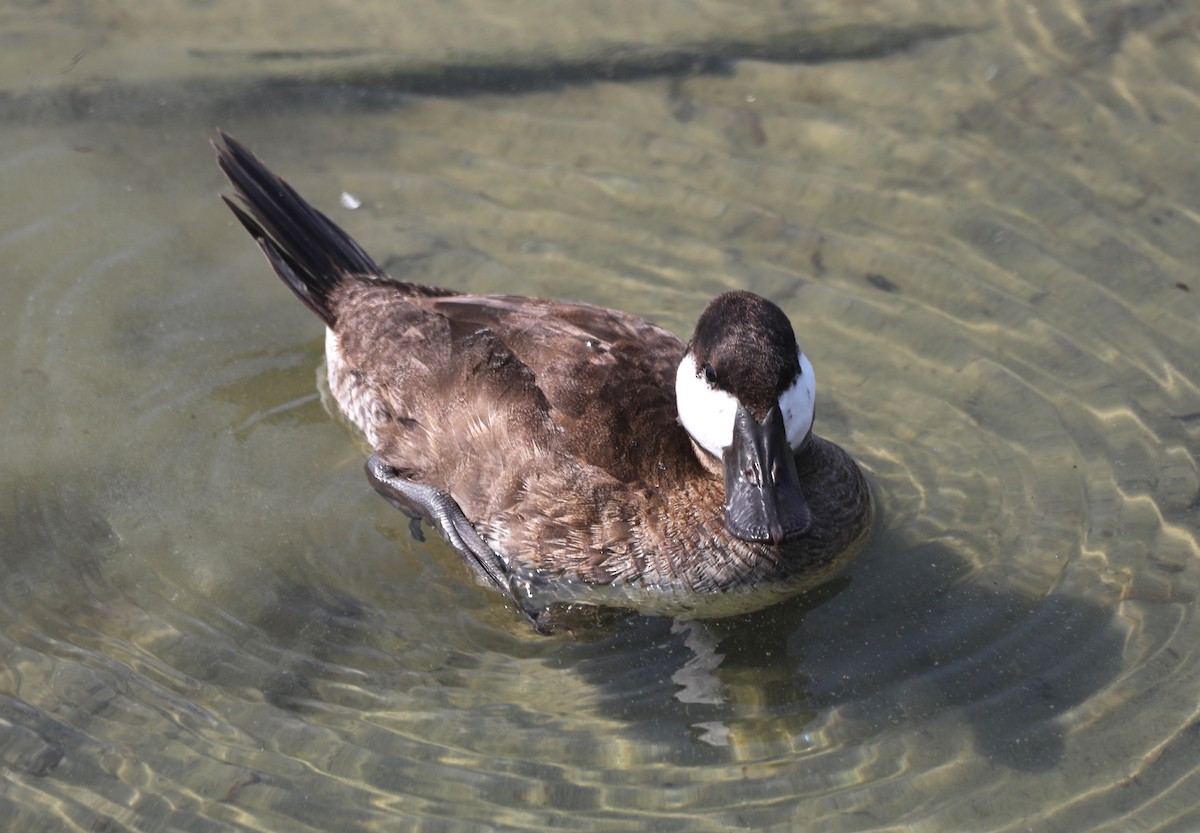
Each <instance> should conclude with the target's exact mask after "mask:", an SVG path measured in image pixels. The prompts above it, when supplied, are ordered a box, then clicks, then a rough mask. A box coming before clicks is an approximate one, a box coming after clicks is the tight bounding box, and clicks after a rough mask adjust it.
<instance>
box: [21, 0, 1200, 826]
mask: <svg viewBox="0 0 1200 833" xmlns="http://www.w3.org/2000/svg"><path fill="white" fill-rule="evenodd" d="M806 5H807V4H806ZM811 5H812V8H808V9H806V10H805V13H804V14H803V15H801V14H799V13H798V12H788V11H786V10H781V9H776V8H775V7H774V6H772V5H770V4H761V6H747V5H746V4H733V5H729V6H726V5H722V4H655V5H653V6H644V5H643V4H629V5H623V4H611V5H608V6H605V7H603V8H602V9H599V10H596V9H593V10H589V11H588V12H586V13H584V12H580V13H578V15H579V16H578V18H577V19H571V20H556V19H553V18H551V17H550V16H547V15H545V14H544V13H542V12H541V11H533V10H527V9H525V8H524V7H523V6H521V5H520V4H517V5H511V4H509V5H506V6H505V7H504V9H503V10H502V11H499V10H497V9H490V8H485V7H483V6H482V5H480V6H478V7H477V6H476V5H474V4H472V3H467V2H463V3H459V4H437V5H436V6H434V5H432V4H421V5H419V6H414V7H413V8H412V9H405V10H403V13H402V14H401V13H400V12H396V11H394V10H393V6H392V4H386V5H381V6H379V7H378V8H376V7H373V6H369V5H364V4H358V5H356V6H355V7H354V9H353V10H337V9H330V8H321V9H314V10H312V11H311V12H309V13H300V12H297V11H294V9H296V8H297V7H294V6H288V13H287V14H286V15H285V14H282V13H281V12H280V11H279V10H272V9H264V10H262V11H256V10H250V11H243V10H240V9H236V10H235V7H233V6H232V5H230V6H226V5H224V4H216V5H215V6H214V5H212V4H209V5H207V6H205V7H204V15H203V16H200V15H198V14H197V12H196V10H184V11H176V12H175V14H176V15H179V16H181V17H179V18H168V17H166V16H165V13H164V16H163V17H161V18H160V17H154V16H152V15H150V14H145V15H140V16H132V17H131V16H129V15H122V14H121V13H120V6H119V4H113V5H112V7H111V8H107V7H106V9H104V10H102V11H99V12H96V13H95V15H96V16H93V17H89V18H87V19H81V18H80V17H79V14H80V13H79V12H78V11H77V10H75V9H74V8H73V7H71V6H69V5H66V4H62V5H61V7H60V6H57V5H56V4H53V3H51V4H41V5H39V6H38V7H37V8H36V9H24V8H23V9H21V10H19V11H17V10H14V11H12V12H10V13H9V15H8V16H9V17H11V18H12V20H9V21H8V22H7V23H6V28H7V30H8V31H9V32H10V38H9V42H8V45H7V46H6V49H5V50H4V58H3V59H2V61H3V63H2V64H0V79H2V81H3V83H2V84H0V89H2V90H3V91H4V93H5V94H4V95H3V96H0V107H2V108H3V110H4V113H5V118H4V119H3V120H0V124H2V125H3V126H2V127H0V133H2V135H3V139H2V140H0V148H2V150H0V181H2V183H3V186H2V187H3V193H4V195H5V197H6V205H7V206H8V210H7V211H6V212H5V213H4V215H3V217H2V218H0V255H2V256H3V262H4V264H5V280H6V284H5V285H6V288H7V302H6V303H5V304H3V305H2V306H0V321H2V323H3V327H2V328H0V344H2V346H3V351H4V355H6V356H9V357H10V361H9V362H6V363H5V366H4V367H3V368H2V369H0V384H2V385H3V386H4V388H5V389H7V390H8V391H9V392H10V393H9V394H8V396H6V397H5V398H4V404H3V405H0V427H2V429H3V431H4V436H5V437H6V438H7V439H6V441H5V443H4V445H3V451H2V454H3V465H0V486H2V488H0V558H2V559H3V574H2V575H3V578H2V580H0V816H3V817H5V818H7V819H9V820H10V821H9V823H8V829H10V830H14V831H33V830H46V829H82V830H124V829H129V830H186V831H208V830H264V829H265V830H272V829H287V830H323V831H324V830H364V829H365V830H372V829H381V830H395V829H423V830H425V829H427V830H457V829H471V828H478V827H482V826H485V825H486V826H488V827H490V828H492V829H511V830H517V829H544V828H555V829H577V830H620V831H626V830H632V829H651V828H652V829H654V830H686V831H705V830H726V829H739V828H747V827H748V828H754V829H768V830H787V829H797V828H803V829H806V830H828V831H844V830H845V831H849V830H894V829H913V830H953V831H962V830H1024V829H1033V830H1072V831H1074V830H1084V829H1095V830H1127V829H1130V828H1132V827H1137V828H1139V829H1153V830H1188V829H1194V828H1195V827H1197V826H1198V825H1200V808H1198V807H1197V802H1196V800H1195V798H1194V796H1195V795H1196V794H1197V782H1198V780H1200V778H1198V773H1197V761H1200V732H1198V731H1197V727H1198V726H1200V716H1198V715H1197V707H1196V703H1197V702H1198V695H1200V673H1198V672H1200V658H1198V656H1197V650H1196V647H1195V646H1196V645H1197V644H1200V640H1198V638H1197V637H1198V636H1200V634H1198V632H1197V631H1198V625H1197V621H1196V615H1195V613H1196V607H1195V596H1196V593H1197V589H1198V587H1200V578H1198V577H1197V560H1196V557H1197V550H1198V547H1197V536H1196V530H1197V527H1198V525H1200V508H1198V507H1200V477H1198V475H1197V469H1196V463H1195V460H1196V456H1197V451H1198V448H1200V363H1198V362H1197V360H1196V354H1197V348H1198V346H1200V302H1198V299H1200V279H1198V278H1196V276H1195V266H1194V264H1195V263H1196V262H1197V261H1198V260H1200V258H1198V255H1200V243H1198V242H1197V241H1200V234H1198V231H1200V229H1198V228H1197V216H1198V209H1200V181H1198V180H1197V178H1196V175H1195V167H1196V161H1195V159H1196V157H1195V150H1194V137H1195V136H1196V135H1198V134H1200V100H1198V97H1197V93H1198V92H1200V63H1198V62H1197V60H1196V55H1197V54H1200V53H1198V51H1197V43H1196V41H1197V26H1198V25H1200V20H1198V19H1197V17H1196V14H1195V12H1194V11H1192V10H1191V8H1190V7H1189V6H1188V5H1187V4H1170V3H1165V4H1164V3H1145V4H1140V5H1120V4H1116V3H1093V4H1088V5H1086V6H1079V7H1076V6H1063V7H1061V8H1045V7H1043V6H1040V5H1029V4H1024V3H1022V4H1005V3H974V4H953V5H951V6H947V7H942V6H941V5H939V4H936V3H932V2H925V3H920V4H909V3H901V2H893V3H886V4H876V5H875V6H873V7H872V8H871V9H870V10H866V9H863V10H859V11H856V10H855V9H854V8H843V5H844V4H836V3H829V4H819V3H818V4H811ZM648 9H649V10H648ZM397 15H399V16H400V17H402V18H403V21H400V20H399V19H398V17H397ZM239 16H249V17H242V18H241V19H239ZM868 16H870V17H869V19H868ZM230 21H233V22H232V23H231V22H230ZM930 21H935V22H937V23H939V24H942V25H945V26H949V27H961V31H957V30H956V31H957V33H956V34H954V33H951V34H947V33H946V32H940V33H937V34H936V36H935V35H933V34H929V33H928V32H926V34H927V35H929V36H928V37H925V38H924V39H922V38H921V37H918V38H917V39H916V42H915V43H909V44H908V45H906V46H903V47H900V46H897V45H896V44H898V43H900V42H902V41H903V40H904V39H903V38H897V37H893V36H891V35H888V34H887V32H888V31H893V34H894V31H900V30H883V34H880V30H877V29H876V30H861V29H860V30H853V29H852V30H849V31H859V32H864V31H865V32H867V33H868V35H870V37H874V38H875V39H876V40H875V41H873V42H874V43H878V44H882V46H881V48H880V50H879V51H881V52H883V53H886V54H884V56H883V57H877V58H872V59H866V58H862V57H858V58H848V59H844V60H837V61H833V62H828V63H818V64H810V63H792V62H770V61H760V60H733V62H732V63H731V64H729V65H728V67H727V69H728V71H726V72H713V73H703V72H702V73H699V74H695V75H687V76H683V77H666V76H656V75H655V74H654V72H653V71H648V72H647V73H645V74H644V76H643V77H638V78H634V79H632V80H626V81H620V82H614V83H605V82H600V83H590V84H578V83H569V84H562V85H545V87H546V88H545V89H538V88H537V87H538V84H537V83H529V82H527V81H524V80H522V78H524V77H525V76H522V75H520V74H519V73H516V74H513V75H511V76H503V77H505V78H509V79H510V80H511V81H512V84H513V85H515V86H517V87H519V89H518V91H517V92H516V93H515V94H512V95H495V94H482V95H475V94H470V90H469V89H468V88H464V87H461V86H460V87H457V88H454V89H450V90H446V91H447V92H452V93H453V94H452V95H446V96H431V97H422V96H406V95H402V94H399V93H394V92H380V91H379V89H378V87H372V88H371V89H370V90H366V89H364V88H362V87H358V86H354V85H352V84H348V83H346V82H348V81H353V80H354V79H356V78H357V79H360V80H362V79H365V80H366V81H369V82H372V83H375V82H378V81H380V80H381V79H390V82H391V83H392V84H393V85H394V86H403V84H404V83H405V79H411V78H413V77H418V76H419V74H420V73H422V72H424V73H426V75H425V76H421V77H428V73H429V71H430V69H429V68H430V67H437V66H439V62H440V65H443V66H444V65H446V64H448V63H459V64H468V65H471V66H478V67H483V68H484V70H486V73H492V75H490V76H488V77H500V76H496V75H495V73H500V72H502V71H509V70H507V69H505V68H506V67H507V68H511V67H513V66H516V67H522V66H524V67H529V66H532V67H534V68H537V67H542V68H546V67H550V68H551V69H553V67H554V66H558V67H559V68H560V69H561V67H562V66H564V65H566V64H569V65H570V66H572V67H583V68H584V69H589V68H590V69H591V70H596V69H597V67H599V66H601V65H602V64H603V60H601V59H600V58H597V57H596V56H601V58H603V57H604V56H606V55H611V48H610V47H611V44H630V43H644V44H649V45H651V46H653V45H654V44H670V45H672V46H673V47H675V48H679V45H680V44H684V45H688V44H705V43H708V44H710V45H711V44H712V43H713V42H716V41H718V40H720V39H725V40H726V41H731V40H735V39H737V40H741V41H743V42H747V43H753V42H764V41H766V40H767V39H768V37H769V35H770V34H771V33H772V32H776V31H780V30H784V29H788V28H792V27H798V26H814V27H816V28H817V29H819V30H820V31H821V32H822V33H824V34H820V38H824V39H825V40H824V41H821V40H820V39H818V42H820V43H828V42H830V39H833V41H836V42H838V43H844V42H845V39H846V37H847V35H846V34H845V31H846V30H841V29H838V27H839V26H842V25H843V24H846V25H855V24H862V23H867V22H869V23H872V24H889V25H895V26H909V25H915V24H919V23H928V22H930ZM285 30H286V31H285ZM906 31H907V30H906ZM920 31H924V30H920ZM839 32H841V34H838V33H839ZM871 32H874V34H871ZM830 33H833V34H830ZM497 44H503V46H502V47H501V46H498V45H497ZM150 45H153V46H150ZM51 46H52V48H50V47H51ZM285 48H286V50H290V51H288V52H287V54H284V53H283V52H282V51H279V50H282V49H285ZM806 48H807V47H806ZM271 50H276V51H274V52H272V51H271ZM318 50H320V51H321V54H316V51H318ZM251 53H253V54H251ZM268 53H269V54H268ZM652 54H653V53H652ZM799 57H803V55H800V56H799ZM639 60H641V58H639ZM730 60H732V59H730ZM555 62H558V63H557V64H555ZM564 62H565V63H564ZM642 63H643V64H646V65H648V66H649V67H650V68H651V69H652V70H653V69H654V68H655V67H659V68H661V66H662V65H663V63H664V62H663V61H661V60H659V59H658V58H652V59H649V60H646V61H642ZM720 64H721V62H720V61H717V62H715V63H714V66H713V67H707V66H703V67H701V68H719V66H720ZM486 73H484V72H483V71H480V72H467V73H466V74H465V76H464V77H465V78H466V79H467V82H469V83H474V79H477V78H478V77H480V75H481V74H483V75H486ZM456 77H457V76H456ZM532 77H534V78H535V81H536V73H535V74H534V75H533V76H532ZM264 78H267V79H270V84H269V85H268V84H267V82H266V81H264ZM331 79H332V81H331ZM326 82H330V83H326ZM468 86H469V84H468ZM217 126H221V127H224V128H227V129H229V130H231V131H232V132H233V133H234V134H235V135H237V136H238V137H239V138H241V139H242V140H244V141H246V142H247V143H248V144H249V145H250V146H251V147H253V148H254V149H255V150H256V151H257V152H259V153H260V154H261V155H262V156H263V157H264V158H265V159H266V160H267V161H268V163H269V164H271V165H272V166H273V167H274V168H275V169H276V170H278V171H280V172H282V173H283V174H285V175H286V176H287V177H288V178H289V179H290V180H291V181H292V182H293V184H295V185H296V186H297V187H298V188H299V189H300V190H301V192H302V193H304V194H305V195H307V196H308V197H309V198H310V199H312V200H313V201H314V202H316V203H317V204H318V205H320V206H321V207H323V208H324V209H326V210H327V211H329V212H330V213H331V215H332V216H334V218H335V219H336V220H337V221H338V222H340V223H342V224H343V225H345V226H346V227H347V228H348V229H349V230H350V231H351V233H353V234H354V235H355V236H356V237H357V238H358V239H359V240H360V241H361V242H362V243H363V244H364V246H365V247H366V248H367V249H368V250H369V251H370V252H372V254H373V255H375V256H376V258H377V259H379V260H380V261H382V262H385V263H386V265H387V266H388V268H389V269H391V270H392V271H393V272H394V273H396V274H402V275H404V276H405V277H408V278H411V279H414V280H419V281H428V282H432V283H438V284H443V285H449V286H454V287H459V288H462V289H467V290H472V291H495V292H511V293H521V294H536V295H551V296H557V297H564V298H573V299H578V300H583V301H590V302H594V303H600V304H605V305H609V306H617V307H621V308H624V309H627V310H630V311H632V312H636V313H639V314H642V315H645V316H648V317H651V318H653V319H655V320H657V321H659V322H661V323H663V324H664V325H666V326H668V327H671V328H672V329H674V330H676V331H677V332H681V333H685V334H686V333H687V332H688V330H689V329H690V327H691V326H692V324H693V323H694V320H695V318H696V316H697V315H698V313H699V311H700V309H701V308H702V307H703V305H704V303H705V302H706V301H707V300H708V299H709V298H710V297H711V296H712V295H713V294H715V293H717V292H719V291H721V290H722V289H726V288H732V287H746V288H750V289H753V290H755V291H758V292H760V293H763V294H765V295H768V296H770V297H771V298H773V299H774V300H776V301H777V302H778V303H780V304H781V306H783V307H784V309H785V310H786V311H787V312H788V313H789V315H790V316H791V317H792V319H793V321H794V322H795V324H796V327H797V332H798V335H799V337H800V340H801V344H802V345H803V347H804V349H805V351H806V352H807V353H808V354H809V355H810V356H811V357H812V360H813V363H814V365H815V367H816V372H817V377H818V416H817V430H818V431H819V432H821V433H822V434H823V435H825V436H828V437H830V438H831V439H834V440H835V441H837V442H839V443H841V444H843V445H844V446H845V447H846V448H847V449H849V450H850V451H851V452H852V453H853V454H855V456H856V457H857V458H858V459H860V460H861V461H862V462H863V464H864V465H865V466H866V467H867V468H868V469H869V470H870V472H871V476H872V478H873V481H874V483H875V486H876V488H877V494H878V496H879V498H880V504H881V520H880V529H879V532H878V533H877V535H876V538H875V540H874V542H873V545H872V547H871V549H870V551H869V552H868V553H867V554H866V555H865V556H864V557H863V558H862V559H861V560H860V561H859V562H858V563H857V564H856V565H855V566H854V567H853V568H852V569H851V571H850V573H849V574H848V576H846V577H845V578H844V579H842V580H839V581H837V582H834V583H833V584H831V585H830V586H828V587H826V588H823V589H822V590H820V591H818V592H816V593H814V594H812V596H811V597H809V598H805V599H798V600H795V601H793V602H789V603H786V604H783V605H780V606H777V607H775V608H772V609H770V610H768V611H764V612H762V613H759V614H756V615H753V616H748V617H742V618H739V619H733V620H727V621H722V622H719V623H712V624H708V625H699V624H695V623H690V624H676V623H672V622H670V621H668V620H658V619H641V618H633V619H627V620H621V621H617V622H613V623H607V624H601V625H599V626H597V627H595V628H592V629H588V630H585V631H584V632H582V633H581V635H580V636H579V638H576V639H571V638H566V637H560V638H552V639H546V638H541V637H537V636H535V635H534V634H532V633H530V632H529V629H528V628H527V627H526V626H525V625H524V624H523V623H522V621H521V619H520V617H518V616H516V615H515V614H514V613H513V612H512V611H510V610H507V609H506V608H505V607H504V606H503V605H502V604H501V603H500V601H499V599H498V598H497V597H496V596H495V595H494V594H492V593H490V592H488V591H487V590H485V589H483V588H479V587H477V586H475V585H474V584H473V583H472V582H471V579H470V576H469V573H468V572H467V570H466V569H465V568H464V567H463V566H461V565H460V564H459V563H458V562H457V560H456V557H455V556H454V554H453V553H452V552H450V551H449V550H448V549H447V548H446V547H445V546H443V545H441V544H440V543H439V542H436V541H431V542H429V543H427V544H420V543H417V542H414V541H412V540H411V539H410V538H409V536H408V534H407V522H406V519H404V518H403V517H402V516H400V515H398V513H396V512H395V511H393V510H392V509H390V507H388V506H387V504H386V503H385V502H384V501H382V500H379V499H378V497H377V496H376V495H375V494H374V493H373V491H372V490H371V489H370V487H369V486H368V484H367V483H366V481H365V478H364V476H363V474H362V470H361V464H362V460H363V458H364V452H365V449H364V447H363V446H362V443H361V442H360V441H359V440H357V439H356V438H355V436H354V435H353V433H352V432H351V431H350V430H348V429H347V428H346V427H345V426H344V425H343V424H341V423H340V422H339V421H338V420H336V419H334V418H333V417H331V415H330V414H329V413H328V411H327V409H326V407H325V406H324V405H323V403H322V402H321V399H320V394H319V390H320V387H319V385H318V380H317V374H318V369H319V365H320V361H321V354H322V338H321V330H320V326H319V324H318V323H317V322H316V320H315V319H313V317H312V316H311V314H309V313H308V312H307V311H306V310H305V309H304V308H303V307H302V306H301V305H299V304H297V303H295V302H294V299H292V298H291V296H290V295H289V294H288V293H287V291H286V290H285V289H284V288H283V287H282V286H280V285H279V283H278V281H277V279H275V278H274V277H273V276H272V275H271V274H270V271H269V268H268V267H267V266H266V264H265V263H263V262H262V261H261V258H260V256H259V254H258V253H257V251H256V250H255V248H254V246H253V245H252V243H251V242H250V241H249V240H248V239H246V236H245V234H244V232H242V231H241V229H239V228H236V227H235V225H234V224H233V223H232V222H231V220H230V218H229V216H228V213H227V211H226V210H225V208H224V207H223V206H222V205H221V204H220V203H219V201H218V200H217V199H216V195H217V194H218V193H219V192H220V191H221V190H222V188H223V185H222V183H221V180H220V176H219V174H218V173H217V172H216V169H215V166H214V165H213V164H212V153H211V150H210V149H209V148H208V147H207V145H206V142H207V140H208V138H210V137H211V136H212V135H213V134H214V131H215V128H216V127H217ZM343 192H345V193H348V194H350V195H352V196H353V197H354V198H356V199H357V200H361V203H362V204H361V207H359V208H358V209H355V210H350V209H346V208H342V207H340V206H341V202H340V196H341V194H342V193H343Z"/></svg>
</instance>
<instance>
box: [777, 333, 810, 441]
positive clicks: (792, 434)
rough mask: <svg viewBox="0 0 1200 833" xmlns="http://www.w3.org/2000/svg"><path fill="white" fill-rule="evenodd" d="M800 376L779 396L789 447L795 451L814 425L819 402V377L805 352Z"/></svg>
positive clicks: (801, 354)
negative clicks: (814, 414)
mask: <svg viewBox="0 0 1200 833" xmlns="http://www.w3.org/2000/svg"><path fill="white" fill-rule="evenodd" d="M799 358H800V375H799V376H797V377H796V381H795V382H793V383H792V386H791V387H790V388H788V389H787V390H785V391H784V392H783V393H781V394H779V410H780V411H782V412H783V426H784V428H785V429H786V430H787V440H788V445H790V446H791V447H792V449H793V450H795V449H797V448H799V447H800V443H802V442H804V438H805V437H806V436H808V432H809V430H810V429H811V428H812V425H813V413H814V411H815V410H816V401H817V377H816V376H815V375H814V374H813V369H812V364H810V363H809V361H808V357H807V356H805V355H804V353H803V352H801V353H800V356H799Z"/></svg>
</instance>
